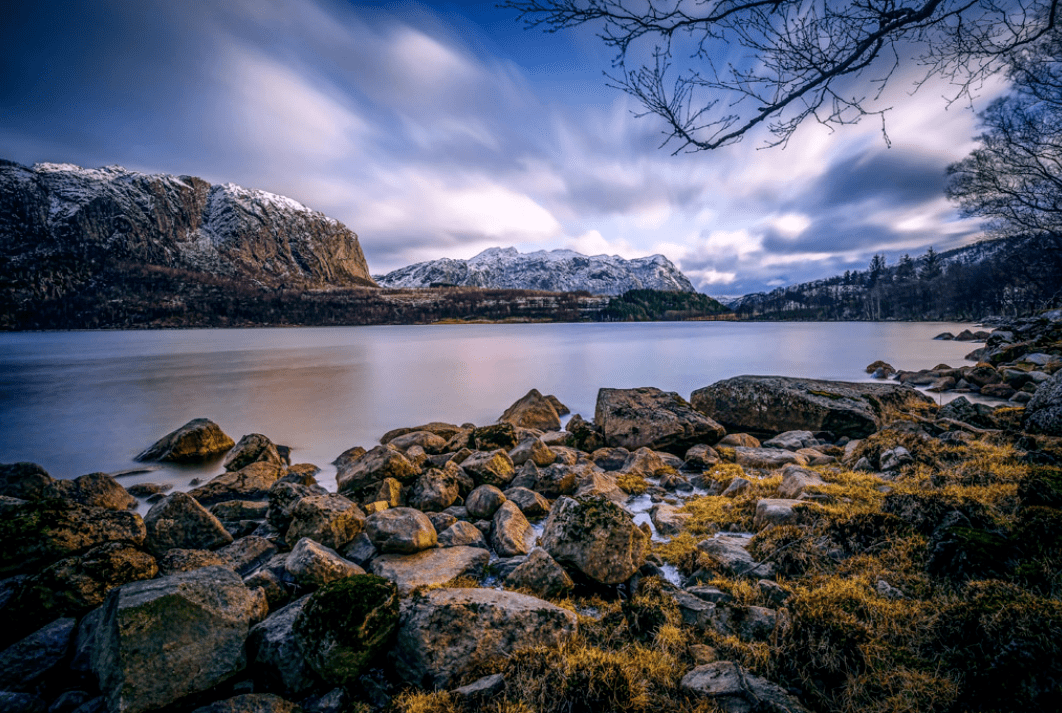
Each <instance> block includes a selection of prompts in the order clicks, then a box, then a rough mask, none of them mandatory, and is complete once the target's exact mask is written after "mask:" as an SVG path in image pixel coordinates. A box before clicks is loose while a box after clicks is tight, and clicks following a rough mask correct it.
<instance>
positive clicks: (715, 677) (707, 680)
mask: <svg viewBox="0 0 1062 713" xmlns="http://www.w3.org/2000/svg"><path fill="white" fill-rule="evenodd" d="M679 685H680V686H681V688H682V690H683V691H684V692H686V693H688V694H692V695H695V696H700V697H704V698H708V699H710V700H711V701H712V702H713V703H714V704H715V705H716V706H717V707H718V708H719V710H722V711H726V713H754V712H757V713H759V712H762V713H806V711H807V709H806V708H804V706H802V705H801V704H800V702H799V701H798V700H796V699H795V698H793V697H792V696H791V695H789V693H788V692H786V690H785V689H784V688H782V687H781V686H779V685H778V684H776V683H771V682H770V681H768V680H767V679H765V678H761V677H759V676H756V675H755V674H753V673H751V672H749V671H747V670H745V669H744V668H742V667H741V666H739V665H738V664H736V663H731V662H730V661H717V662H715V663H709V664H704V665H702V666H698V667H696V668H695V669H693V670H692V671H690V672H689V673H687V674H686V675H685V676H683V677H682V681H681V683H680V684H679Z"/></svg>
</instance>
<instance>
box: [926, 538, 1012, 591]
mask: <svg viewBox="0 0 1062 713" xmlns="http://www.w3.org/2000/svg"><path fill="white" fill-rule="evenodd" d="M1014 556H1015V550H1014V545H1013V543H1011V541H1010V540H1009V539H1008V538H1007V537H1006V536H1004V535H1003V534H1001V533H999V532H992V531H989V530H982V529H979V528H975V527H962V526H955V527H948V528H945V529H943V531H941V532H938V533H936V534H935V535H934V537H933V542H932V543H931V544H930V547H929V558H928V560H927V561H926V571H927V572H928V573H929V574H930V575H932V576H934V577H945V578H948V579H951V580H954V581H959V582H962V581H967V580H971V579H1001V578H1004V577H1006V576H1007V574H1008V572H1009V571H1010V567H1011V565H1012V563H1013V559H1014Z"/></svg>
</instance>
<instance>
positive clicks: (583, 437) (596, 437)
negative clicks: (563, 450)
mask: <svg viewBox="0 0 1062 713" xmlns="http://www.w3.org/2000/svg"><path fill="white" fill-rule="evenodd" d="M564 430H565V431H567V432H568V434H569V435H568V438H566V439H565V443H567V444H568V445H570V446H572V447H574V448H578V449H579V450H581V451H586V452H587V453H591V452H593V451H595V450H597V449H598V448H601V447H602V446H604V445H605V439H604V437H603V436H602V435H601V429H600V428H598V427H597V426H596V425H595V424H593V423H589V422H587V421H585V420H584V419H583V417H582V416H580V415H579V414H575V415H574V416H572V417H571V418H570V419H569V420H568V423H567V424H565V426H564Z"/></svg>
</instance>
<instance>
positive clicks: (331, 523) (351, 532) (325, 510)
mask: <svg viewBox="0 0 1062 713" xmlns="http://www.w3.org/2000/svg"><path fill="white" fill-rule="evenodd" d="M290 512H291V524H290V525H289V526H288V530H287V532H286V533H285V535H284V539H285V540H286V541H287V542H288V543H292V542H298V541H299V540H300V539H302V538H304V537H308V538H310V539H311V540H313V541H315V542H318V543H320V544H322V545H324V546H325V547H329V548H331V549H333V550H338V549H339V548H341V547H343V546H344V545H346V544H347V543H348V542H350V541H351V540H353V539H354V538H355V537H357V536H358V535H359V534H360V533H361V531H362V530H363V529H364V528H365V514H364V513H362V511H361V510H360V509H359V508H358V506H357V505H355V504H354V503H353V502H351V501H350V500H348V499H347V498H345V497H343V496H342V495H339V494H337V493H328V494H327V495H311V496H309V497H306V498H302V499H301V500H299V501H298V502H296V503H295V505H294V506H292V508H291V511H290Z"/></svg>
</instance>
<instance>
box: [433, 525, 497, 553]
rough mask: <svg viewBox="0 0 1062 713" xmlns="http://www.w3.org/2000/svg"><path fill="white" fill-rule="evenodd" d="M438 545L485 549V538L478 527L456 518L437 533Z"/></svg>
mask: <svg viewBox="0 0 1062 713" xmlns="http://www.w3.org/2000/svg"><path fill="white" fill-rule="evenodd" d="M439 547H480V548H483V549H487V540H486V538H484V537H483V533H482V532H480V531H479V528H478V527H476V526H475V525H473V524H472V523H470V522H466V521H464V520H458V521H457V522H455V523H454V524H452V525H450V526H449V527H448V528H446V529H445V530H443V531H442V532H440V533H439Z"/></svg>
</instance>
